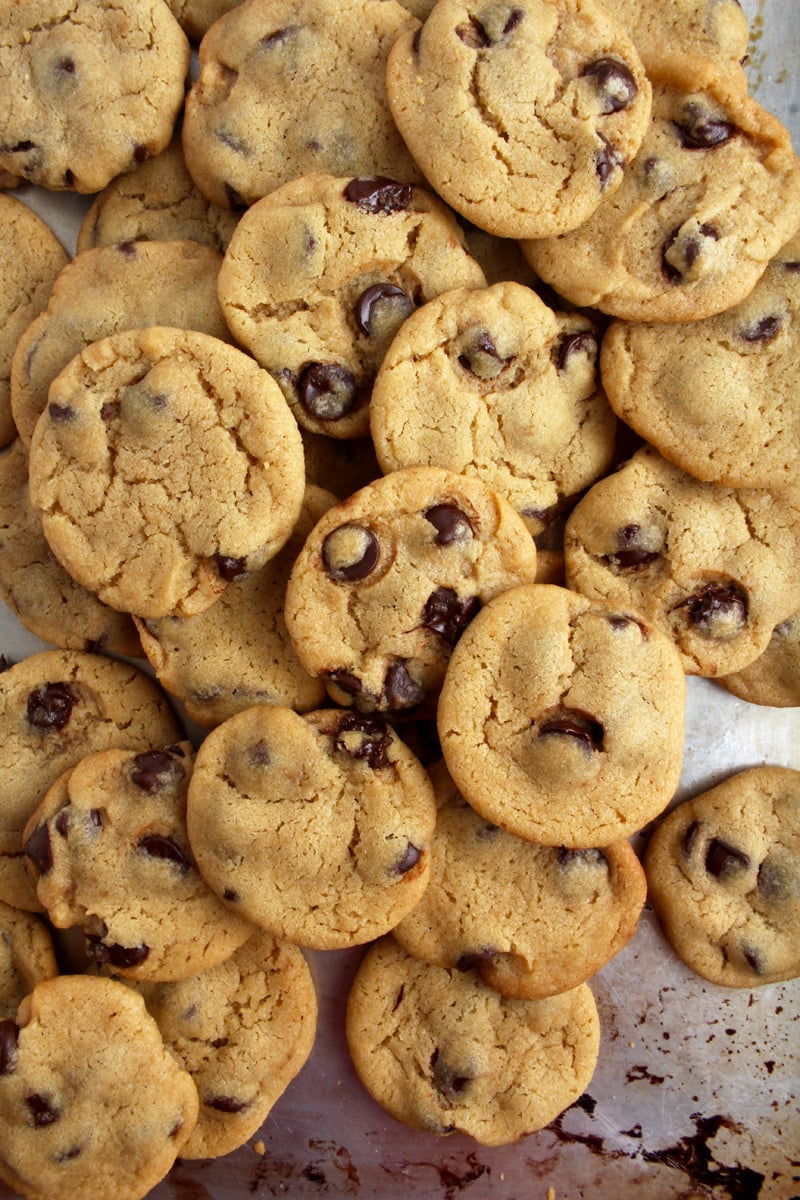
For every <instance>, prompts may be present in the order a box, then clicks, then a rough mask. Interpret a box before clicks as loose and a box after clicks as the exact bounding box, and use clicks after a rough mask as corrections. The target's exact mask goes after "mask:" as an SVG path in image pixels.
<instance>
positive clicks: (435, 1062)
mask: <svg viewBox="0 0 800 1200" xmlns="http://www.w3.org/2000/svg"><path fill="white" fill-rule="evenodd" d="M430 1069H431V1076H432V1082H433V1086H434V1087H435V1088H436V1091H437V1092H438V1093H439V1095H440V1096H442V1097H443V1098H444V1099H445V1100H449V1101H453V1100H457V1099H458V1098H459V1096H461V1094H462V1093H463V1092H464V1091H465V1090H466V1088H467V1087H469V1085H470V1084H471V1083H472V1077H471V1076H470V1075H459V1074H458V1072H457V1071H455V1070H454V1068H453V1067H451V1066H449V1065H448V1063H447V1062H445V1060H444V1058H443V1057H442V1055H441V1053H440V1051H439V1049H438V1047H437V1048H436V1049H435V1050H434V1052H433V1054H432V1055H431V1064H430Z"/></svg>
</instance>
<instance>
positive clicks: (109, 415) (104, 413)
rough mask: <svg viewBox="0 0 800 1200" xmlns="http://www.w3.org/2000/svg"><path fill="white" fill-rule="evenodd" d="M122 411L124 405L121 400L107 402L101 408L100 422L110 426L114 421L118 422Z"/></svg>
mask: <svg viewBox="0 0 800 1200" xmlns="http://www.w3.org/2000/svg"><path fill="white" fill-rule="evenodd" d="M121 411H122V405H121V404H120V402H119V400H107V401H106V402H105V404H103V405H102V407H101V408H100V420H101V421H103V422H104V423H105V424H106V425H110V424H111V422H112V421H118V420H119V415H120V413H121Z"/></svg>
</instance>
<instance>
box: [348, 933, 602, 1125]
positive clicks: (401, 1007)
mask: <svg viewBox="0 0 800 1200" xmlns="http://www.w3.org/2000/svg"><path fill="white" fill-rule="evenodd" d="M345 1033H346V1037H347V1044H348V1048H349V1050H350V1055H351V1058H352V1060H353V1064H354V1066H355V1069H356V1071H357V1072H358V1075H359V1077H360V1079H361V1082H362V1083H363V1084H364V1087H365V1088H366V1089H367V1091H368V1092H369V1093H370V1094H371V1095H372V1097H373V1099H375V1100H376V1101H377V1102H378V1104H381V1105H382V1106H383V1107H384V1108H385V1109H386V1111H387V1112H388V1113H389V1114H390V1115H391V1116H392V1117H394V1118H395V1120H397V1121H401V1122H403V1124H405V1125H410V1126H411V1127H412V1128H414V1129H422V1130H425V1131H426V1132H427V1133H433V1134H440V1135H441V1134H448V1133H455V1132H459V1133H466V1134H469V1136H470V1137H472V1138H474V1139H475V1141H477V1142H479V1143H480V1144H481V1145H484V1146H502V1145H506V1144H508V1143H510V1142H514V1141H517V1140H518V1139H519V1138H522V1137H525V1136H526V1135H528V1134H530V1133H535V1132H537V1131H538V1130H540V1129H543V1128H544V1127H545V1126H546V1125H548V1124H549V1123H550V1122H551V1121H552V1120H554V1118H555V1117H557V1116H558V1114H559V1113H560V1112H562V1111H563V1110H564V1109H565V1108H568V1107H569V1105H570V1104H573V1103H574V1102H575V1100H577V1099H578V1097H579V1096H581V1095H582V1093H583V1092H584V1090H585V1089H586V1087H587V1085H588V1083H589V1081H590V1079H591V1077H592V1075H593V1073H594V1069H595V1065H596V1063H597V1055H598V1050H599V1041H600V1032H599V1021H598V1016H597V1007H596V1005H595V1002H594V997H593V996H592V993H591V991H590V989H589V987H588V986H587V985H586V984H585V983H584V984H580V985H579V986H578V987H577V988H573V989H571V990H570V991H568V992H564V993H562V994H561V995H558V996H551V997H549V998H547V999H544V1000H509V999H507V998H506V997H504V996H501V995H500V994H499V993H498V992H495V991H493V990H492V989H491V988H489V987H487V985H486V984H485V983H483V981H482V980H481V979H480V977H479V976H478V975H477V973H476V972H475V971H458V970H455V969H450V970H448V969H447V968H444V967H437V966H433V965H431V964H430V963H423V962H420V961H419V960H417V959H413V958H411V957H410V956H409V955H407V954H405V953H404V952H403V951H402V950H401V949H400V947H399V946H398V945H397V943H396V942H395V941H394V939H393V938H391V937H387V938H384V939H382V940H381V941H380V942H378V943H377V944H376V945H374V946H372V947H371V948H370V950H369V951H368V952H367V954H366V956H365V958H364V959H363V961H362V963H361V965H360V967H359V969H358V971H357V973H356V976H355V978H354V980H353V983H352V985H351V988H350V993H349V996H348V1003H347V1019H346V1026H345Z"/></svg>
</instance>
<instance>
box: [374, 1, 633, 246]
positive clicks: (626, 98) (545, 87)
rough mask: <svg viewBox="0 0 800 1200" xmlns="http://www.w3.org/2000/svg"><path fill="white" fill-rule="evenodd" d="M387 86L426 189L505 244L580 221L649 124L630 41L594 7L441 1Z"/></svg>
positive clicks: (616, 178)
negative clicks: (435, 193)
mask: <svg viewBox="0 0 800 1200" xmlns="http://www.w3.org/2000/svg"><path fill="white" fill-rule="evenodd" d="M386 90H387V95H388V97H389V104H390V107H391V110H392V115H393V117H394V119H395V122H396V124H397V127H398V129H399V130H400V132H401V133H402V135H403V137H404V138H405V140H406V142H407V143H408V146H409V147H410V149H411V152H412V154H413V155H414V157H415V159H416V160H417V162H418V163H419V165H420V167H421V168H422V170H423V171H424V172H425V176H426V178H427V180H428V182H429V183H430V185H431V187H432V188H433V189H434V190H435V191H436V192H437V193H438V194H439V195H440V196H442V198H443V199H444V200H446V201H447V203H448V204H449V205H450V206H451V207H452V208H453V209H455V211H456V212H458V213H460V214H461V215H462V216H463V217H466V218H467V220H469V221H471V222H472V223H473V224H474V225H477V226H478V227H479V228H481V229H486V230H487V231H488V232H490V233H494V234H497V235H499V236H501V237H510V238H540V237H551V236H554V235H556V234H560V233H564V232H565V231H566V230H569V229H574V228H575V227H576V226H578V225H580V224H582V223H583V222H584V221H586V220H587V219H588V218H589V217H590V216H591V214H592V213H593V212H594V211H595V209H596V208H597V206H598V205H599V204H600V203H601V201H602V200H603V198H604V197H608V196H609V195H611V194H613V192H614V191H615V190H616V189H617V188H618V187H619V185H620V183H621V182H622V179H623V175H624V172H625V169H626V167H627V165H628V163H629V162H630V161H631V159H632V158H633V156H634V155H635V154H636V152H637V150H638V149H639V145H640V143H641V141H642V138H643V137H644V135H645V132H646V130H647V125H648V120H649V117H650V104H651V88H650V83H649V81H648V79H647V76H646V75H645V72H644V67H643V65H642V62H641V59H640V58H639V55H638V54H637V52H636V49H635V47H634V45H633V42H632V41H631V40H630V38H629V37H628V36H627V34H626V33H625V32H624V30H623V28H622V26H621V25H620V24H619V23H618V22H617V21H616V20H615V19H614V17H613V15H612V12H611V9H609V10H608V11H607V10H606V9H605V8H604V7H603V6H601V5H600V4H595V3H594V0H549V2H547V0H522V2H520V3H515V4H514V5H513V6H512V5H511V4H496V3H494V2H493V0H439V2H438V3H437V4H435V5H434V7H433V9H432V11H431V14H430V16H429V17H428V18H427V20H426V21H425V23H424V25H423V26H422V28H421V29H418V30H416V31H414V30H408V31H406V32H405V33H403V34H402V35H401V36H400V37H398V39H397V41H396V42H395V44H394V46H393V47H392V51H391V54H390V55H389V61H388V65H387V73H386Z"/></svg>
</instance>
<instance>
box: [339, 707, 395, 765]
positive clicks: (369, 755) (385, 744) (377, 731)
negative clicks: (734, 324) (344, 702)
mask: <svg viewBox="0 0 800 1200" xmlns="http://www.w3.org/2000/svg"><path fill="white" fill-rule="evenodd" d="M348 733H356V734H360V735H361V736H360V739H353V738H350V739H347V740H346V739H345V734H348ZM333 744H334V746H335V747H336V749H337V750H341V751H343V752H344V753H345V754H349V755H351V757H352V758H365V759H366V760H367V763H368V764H369V766H370V767H372V769H373V770H374V771H380V770H381V769H382V768H383V767H388V766H389V759H388V757H387V752H388V749H389V747H390V746H391V744H392V738H391V734H390V733H389V730H388V729H387V727H386V725H385V724H384V722H383V721H381V720H380V718H378V717H365V716H360V715H357V714H356V713H346V714H345V715H344V716H343V717H342V718H341V720H340V721H339V726H338V729H337V731H336V736H335V738H334V743H333Z"/></svg>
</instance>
